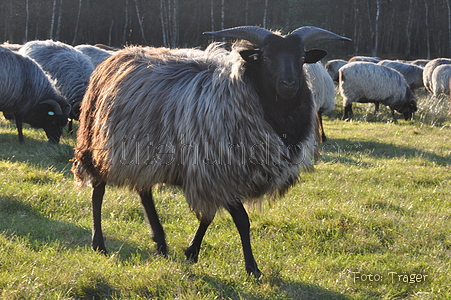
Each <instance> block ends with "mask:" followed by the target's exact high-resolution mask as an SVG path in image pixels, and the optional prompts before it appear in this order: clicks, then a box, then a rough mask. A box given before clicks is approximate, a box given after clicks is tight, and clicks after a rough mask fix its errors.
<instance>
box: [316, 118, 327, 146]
mask: <svg viewBox="0 0 451 300" xmlns="http://www.w3.org/2000/svg"><path fill="white" fill-rule="evenodd" d="M318 120H319V128H320V131H321V142H323V143H324V142H325V141H326V140H327V138H326V134H325V133H324V127H323V113H322V112H318Z"/></svg>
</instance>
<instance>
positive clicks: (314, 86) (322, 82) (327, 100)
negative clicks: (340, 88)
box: [304, 62, 335, 142]
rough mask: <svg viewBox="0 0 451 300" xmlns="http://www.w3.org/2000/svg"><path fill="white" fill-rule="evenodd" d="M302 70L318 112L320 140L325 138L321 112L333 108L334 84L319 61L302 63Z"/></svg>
mask: <svg viewBox="0 0 451 300" xmlns="http://www.w3.org/2000/svg"><path fill="white" fill-rule="evenodd" d="M304 72H305V75H306V77H307V83H308V86H309V88H310V90H311V91H312V96H313V99H314V100H315V105H316V111H317V113H318V119H319V120H318V121H319V129H320V133H321V140H322V141H323V142H325V141H326V140H327V137H326V134H325V133H324V127H323V117H322V116H323V114H326V113H328V112H331V111H332V110H334V108H335V84H334V82H333V80H332V78H331V77H330V76H329V74H328V73H327V71H326V69H325V68H324V67H323V65H322V64H321V63H319V62H317V63H315V64H304Z"/></svg>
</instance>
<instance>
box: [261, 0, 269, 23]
mask: <svg viewBox="0 0 451 300" xmlns="http://www.w3.org/2000/svg"><path fill="white" fill-rule="evenodd" d="M267 15H268V0H265V10H264V11H263V24H262V25H263V28H266V20H267Z"/></svg>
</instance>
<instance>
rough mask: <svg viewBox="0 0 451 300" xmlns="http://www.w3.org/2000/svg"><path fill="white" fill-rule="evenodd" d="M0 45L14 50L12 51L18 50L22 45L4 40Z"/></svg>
mask: <svg viewBox="0 0 451 300" xmlns="http://www.w3.org/2000/svg"><path fill="white" fill-rule="evenodd" d="M0 47H3V48H6V49H9V50H11V51H14V52H17V51H19V50H20V48H22V45H21V44H10V43H9V42H6V43H3V44H0Z"/></svg>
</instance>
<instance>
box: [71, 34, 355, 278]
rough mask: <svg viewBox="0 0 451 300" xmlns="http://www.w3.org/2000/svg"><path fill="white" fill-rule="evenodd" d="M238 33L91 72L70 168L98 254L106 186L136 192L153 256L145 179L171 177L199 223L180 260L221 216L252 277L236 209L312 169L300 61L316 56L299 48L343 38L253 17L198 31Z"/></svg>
mask: <svg viewBox="0 0 451 300" xmlns="http://www.w3.org/2000/svg"><path fill="white" fill-rule="evenodd" d="M206 34H208V35H213V36H217V37H220V38H227V37H228V38H235V39H241V40H246V41H248V42H246V43H244V42H241V43H240V44H239V45H235V46H234V47H233V49H232V51H231V52H228V51H226V50H224V49H222V48H220V47H218V46H217V44H212V45H210V46H209V48H207V50H205V51H201V50H186V49H183V50H169V49H161V48H140V47H132V48H126V49H125V50H122V51H119V52H118V53H117V54H115V55H113V56H111V57H110V58H109V59H108V60H106V61H105V62H103V63H102V64H100V65H99V66H98V67H97V68H96V70H95V71H94V73H93V75H92V77H91V80H90V84H89V87H88V90H87V92H86V95H85V97H84V99H83V103H82V109H81V116H80V128H79V131H78V138H77V146H76V151H75V155H74V158H73V161H74V165H73V167H72V171H73V173H74V176H75V180H76V181H77V182H78V183H79V184H81V185H83V184H89V185H91V186H92V187H93V192H92V198H91V200H92V207H93V239H92V247H93V248H94V249H95V250H98V251H101V252H105V251H106V248H105V244H104V239H103V234H102V230H101V220H100V219H101V205H102V199H103V194H104V192H105V184H106V183H114V184H117V185H119V186H128V187H130V188H131V189H133V190H135V191H136V192H138V193H139V195H140V197H141V201H142V204H143V206H144V208H145V211H146V214H147V217H148V219H149V222H150V225H151V228H152V231H153V240H154V241H155V242H156V243H157V252H159V253H160V254H163V255H165V254H166V253H167V245H166V240H165V234H164V230H163V228H162V226H161V224H160V221H159V219H158V215H157V212H156V210H155V206H154V202H153V199H152V192H151V190H152V186H154V185H155V184H158V183H166V184H170V185H175V186H179V187H180V188H181V189H182V190H183V191H184V194H185V198H186V200H187V202H188V204H189V206H190V207H191V208H192V210H193V211H194V212H195V213H196V215H197V217H198V219H199V220H200V224H199V227H198V230H197V232H196V234H195V235H194V238H193V240H192V241H191V243H190V245H189V247H188V249H187V250H186V251H185V255H186V257H187V259H190V260H192V261H197V259H198V254H199V250H200V245H201V242H202V239H203V236H204V234H205V232H206V230H207V228H208V226H209V225H210V223H211V222H212V220H213V218H214V216H215V214H216V212H217V211H218V210H219V209H221V208H225V209H226V210H227V211H229V213H230V214H231V216H232V218H233V220H234V222H235V225H236V227H237V229H238V232H239V234H240V237H241V242H242V247H243V253H244V258H245V267H246V271H247V272H248V273H249V274H253V275H254V276H256V277H259V276H260V274H261V272H260V270H259V269H258V267H257V263H256V262H255V259H254V256H253V253H252V249H251V243H250V232H249V226H250V224H249V218H248V215H247V213H246V210H245V209H244V207H243V203H244V202H248V201H249V200H250V199H254V200H255V199H261V198H262V197H263V196H264V195H273V196H282V195H284V193H285V192H286V191H287V189H288V188H289V187H290V186H292V185H293V184H295V183H296V181H297V179H298V176H299V172H300V171H301V170H308V169H311V168H312V158H313V156H314V153H315V149H316V145H315V143H316V141H315V132H316V126H317V124H316V113H315V104H314V101H313V99H312V96H311V92H310V90H309V89H308V86H307V82H306V80H305V76H304V74H303V69H302V65H303V64H304V63H314V62H316V61H318V60H320V59H321V58H323V57H324V56H325V55H326V52H325V51H323V50H319V49H314V50H310V51H305V50H304V45H305V44H307V43H308V42H311V41H314V40H318V39H345V40H347V38H344V37H341V36H339V35H336V34H334V33H331V32H329V31H326V30H323V29H320V28H315V27H301V28H299V29H297V30H295V31H293V32H292V33H291V34H288V35H285V36H283V35H278V34H274V33H272V32H271V31H268V30H266V29H263V28H260V27H255V26H243V27H236V28H231V29H225V30H221V31H216V32H208V33H206Z"/></svg>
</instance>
